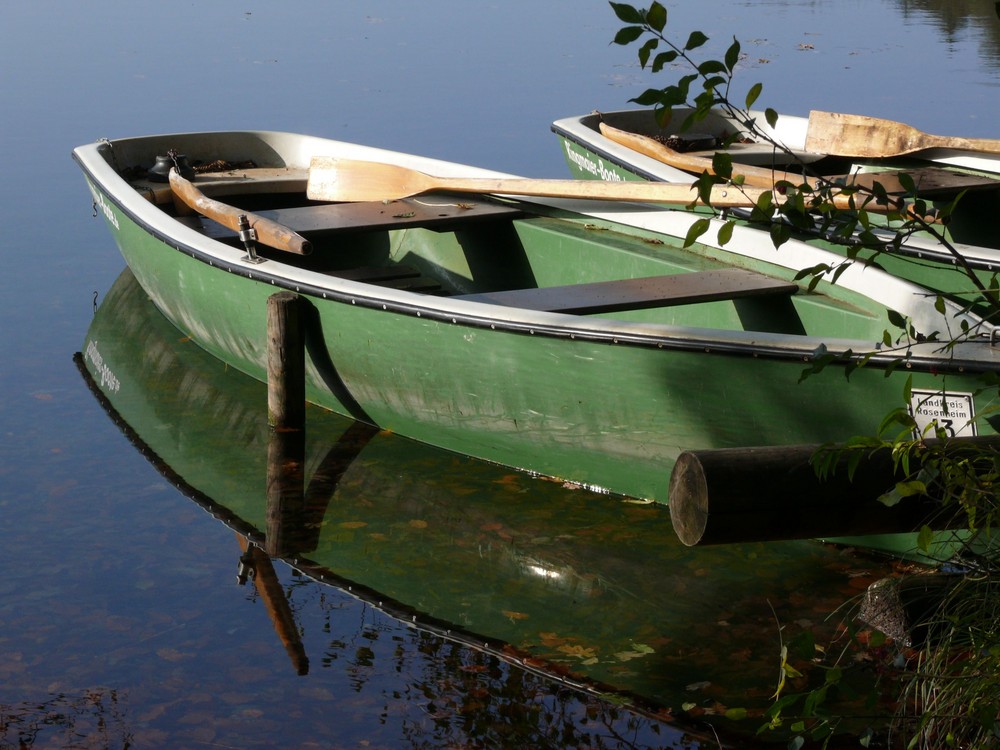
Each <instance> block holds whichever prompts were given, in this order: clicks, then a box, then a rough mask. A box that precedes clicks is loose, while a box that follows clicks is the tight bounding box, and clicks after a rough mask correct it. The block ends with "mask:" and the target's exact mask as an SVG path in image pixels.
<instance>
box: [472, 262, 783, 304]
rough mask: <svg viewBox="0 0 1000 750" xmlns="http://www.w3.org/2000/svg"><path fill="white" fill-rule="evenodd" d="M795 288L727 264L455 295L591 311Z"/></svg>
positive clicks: (687, 302)
mask: <svg viewBox="0 0 1000 750" xmlns="http://www.w3.org/2000/svg"><path fill="white" fill-rule="evenodd" d="M798 289H799V287H798V285H797V284H795V283H793V282H790V281H781V280H779V279H772V278H770V277H769V276H764V275H762V274H759V273H755V272H753V271H747V270H745V269H742V268H727V269H721V270H717V271H694V272H691V273H678V274H671V275H669V276H647V277H644V278H639V279H622V280H620V281H598V282H593V283H588V284H570V285H568V286H551V287H541V288H534V289H513V290H510V291H502V292H484V293H481V294H466V295H462V296H459V297H455V299H462V300H469V301H472V302H485V303H488V304H492V305H504V306H507V307H519V308H523V309H526V310H538V311H545V312H562V313H572V314H575V315H591V314H600V313H610V312H618V311H621V310H643V309H648V308H653V307H668V306H670V305H688V304H694V303H697V302H712V301H715V300H729V299H741V298H745V297H758V296H769V295H770V296H773V295H783V296H788V295H791V294H794V293H795V292H797V291H798Z"/></svg>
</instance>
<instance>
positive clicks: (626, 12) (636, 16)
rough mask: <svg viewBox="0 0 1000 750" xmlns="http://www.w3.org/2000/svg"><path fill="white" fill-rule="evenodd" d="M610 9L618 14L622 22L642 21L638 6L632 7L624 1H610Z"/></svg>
mask: <svg viewBox="0 0 1000 750" xmlns="http://www.w3.org/2000/svg"><path fill="white" fill-rule="evenodd" d="M610 5H611V9H612V10H613V11H614V12H615V15H616V16H618V20H619V21H622V22H623V23H642V13H641V12H640V11H639V10H638V8H633V7H632V6H631V5H626V4H625V3H611V4H610Z"/></svg>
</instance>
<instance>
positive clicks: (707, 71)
mask: <svg viewBox="0 0 1000 750" xmlns="http://www.w3.org/2000/svg"><path fill="white" fill-rule="evenodd" d="M725 70H726V66H725V65H723V64H722V63H721V62H719V61H718V60H706V61H705V62H703V63H702V64H701V65H699V66H698V72H699V73H701V74H702V75H703V76H707V75H711V74H712V73H723V72H725ZM723 80H725V79H723ZM708 87H709V86H708V83H706V88H708Z"/></svg>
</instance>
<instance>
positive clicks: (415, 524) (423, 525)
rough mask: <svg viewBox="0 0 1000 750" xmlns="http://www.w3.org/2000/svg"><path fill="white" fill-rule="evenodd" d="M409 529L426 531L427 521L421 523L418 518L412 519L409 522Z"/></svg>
mask: <svg viewBox="0 0 1000 750" xmlns="http://www.w3.org/2000/svg"><path fill="white" fill-rule="evenodd" d="M410 528H413V529H426V528H427V521H423V520H421V519H419V518H414V519H412V520H411V521H410Z"/></svg>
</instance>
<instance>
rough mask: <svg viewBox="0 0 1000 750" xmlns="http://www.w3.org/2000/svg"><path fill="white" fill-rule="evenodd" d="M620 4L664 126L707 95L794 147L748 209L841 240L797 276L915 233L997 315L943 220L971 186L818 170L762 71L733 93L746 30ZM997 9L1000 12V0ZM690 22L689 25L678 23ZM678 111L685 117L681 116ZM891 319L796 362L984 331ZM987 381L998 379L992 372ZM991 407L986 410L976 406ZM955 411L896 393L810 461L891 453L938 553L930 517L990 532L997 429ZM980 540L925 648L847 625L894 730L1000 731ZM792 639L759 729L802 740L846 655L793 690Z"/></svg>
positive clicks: (964, 736) (931, 621) (799, 231)
mask: <svg viewBox="0 0 1000 750" xmlns="http://www.w3.org/2000/svg"><path fill="white" fill-rule="evenodd" d="M611 7H612V9H613V10H614V13H615V15H616V16H617V17H618V19H619V20H620V21H621V22H623V23H624V24H626V25H625V26H624V27H623V28H621V29H620V30H619V31H618V33H617V34H616V35H615V38H614V41H615V43H616V44H619V45H625V46H628V45H632V44H638V45H639V48H638V60H639V64H640V65H641V66H642V68H643V69H645V70H649V71H650V72H652V73H660V72H663V71H665V70H668V68H669V69H670V70H671V71H683V72H681V73H679V75H678V77H677V78H676V80H674V81H672V82H671V83H668V84H667V85H665V86H663V87H661V88H655V87H651V88H647V89H645V90H644V91H642V92H641V93H640V94H639V95H638V96H636V97H635V98H634V99H632V101H633V102H634V103H636V104H638V105H640V106H644V107H651V108H652V109H653V111H654V113H655V117H656V119H657V121H658V122H659V123H660V125H661V126H665V125H667V124H671V125H672V126H674V127H675V129H676V130H678V131H679V132H682V133H683V132H685V131H689V130H690V129H691V128H692V127H693V126H694V125H696V124H697V123H699V122H702V121H703V120H705V118H706V117H708V116H709V114H710V113H712V112H713V111H721V112H722V113H723V114H724V115H725V116H727V117H728V118H729V119H731V120H732V121H733V122H735V123H737V124H738V125H739V126H740V128H742V129H743V130H744V132H745V133H746V134H748V135H750V136H752V138H753V140H756V141H758V142H767V143H770V144H771V145H772V146H773V147H774V149H775V150H776V151H782V152H784V157H785V160H786V161H787V162H788V163H790V164H793V165H794V170H795V171H794V174H795V175H796V176H795V177H793V178H792V179H788V178H787V175H786V178H785V179H782V180H778V181H777V182H775V184H774V186H773V188H772V189H770V190H767V191H765V193H764V194H763V195H762V196H761V197H760V198H759V199H758V200H757V201H756V202H755V204H754V207H753V209H752V210H751V211H750V212H749V216H748V220H749V221H750V222H751V223H755V224H758V225H760V226H761V227H762V228H764V229H766V230H767V231H768V232H769V233H770V236H771V238H772V241H773V243H774V245H775V246H776V247H778V246H780V245H782V244H783V243H785V242H787V241H788V240H789V239H790V238H792V237H806V238H808V237H822V238H823V239H824V240H826V241H828V242H833V243H837V244H840V245H842V246H843V247H844V253H843V254H844V261H843V263H838V264H834V265H831V264H820V265H815V266H812V267H809V268H803V269H801V270H800V272H799V274H798V276H797V280H800V279H809V281H808V284H809V287H810V288H813V287H815V286H816V284H817V283H819V282H820V281H821V280H825V281H832V282H836V281H837V280H838V279H839V278H840V276H841V274H843V273H844V272H845V271H846V270H847V269H848V268H849V267H850V265H851V264H853V263H858V262H864V263H870V262H877V261H878V260H879V257H880V256H883V255H894V254H895V255H898V254H899V251H900V248H901V247H902V246H903V245H904V243H906V242H907V241H908V240H910V239H911V238H913V237H914V236H916V235H919V236H921V237H923V238H931V239H932V240H933V241H934V242H936V243H937V245H938V246H939V247H940V248H941V249H942V250H944V251H945V253H946V254H947V255H948V256H949V257H950V259H951V261H952V262H953V263H954V265H955V266H956V267H957V268H959V269H961V270H962V271H963V272H964V275H965V278H966V279H967V281H968V283H969V288H970V289H971V290H972V291H971V293H969V292H966V293H965V295H964V298H965V299H966V303H965V304H966V307H965V310H966V311H975V312H977V313H978V314H980V315H981V316H982V319H983V320H990V319H996V318H998V317H1000V285H998V283H997V278H996V275H995V274H994V275H993V276H992V278H988V279H984V278H983V277H982V276H980V275H979V274H977V272H976V271H975V270H974V269H973V268H972V267H971V266H970V264H969V263H968V261H967V260H966V258H964V257H963V255H962V253H961V249H960V246H958V245H956V244H955V243H954V242H953V241H952V240H951V238H950V236H949V231H948V226H949V222H950V221H951V219H952V217H953V216H954V213H955V210H956V207H957V206H958V205H959V203H960V201H961V200H962V198H963V195H962V194H959V195H958V196H957V197H955V198H954V199H953V200H951V201H950V202H946V203H944V204H943V205H936V206H932V205H931V204H930V202H929V201H927V200H924V199H923V198H921V196H920V186H919V185H918V184H917V182H916V181H915V180H914V179H913V177H912V176H911V175H908V174H905V173H904V174H897V175H896V176H897V178H898V180H899V184H900V186H901V187H902V190H903V192H904V193H905V196H906V197H905V200H901V199H899V198H898V197H897V195H895V194H890V191H889V190H887V188H886V187H885V186H884V185H883V184H882V183H881V182H878V181H874V182H873V183H872V184H864V185H863V184H860V183H858V182H856V181H852V180H851V179H847V180H839V181H836V182H835V181H832V180H831V179H828V178H826V177H824V176H822V175H820V174H816V173H814V172H813V171H811V168H810V166H809V165H808V164H805V163H802V162H801V160H799V159H797V157H796V155H795V154H794V153H792V152H791V151H789V150H788V149H787V148H785V146H784V144H782V143H781V142H779V141H778V140H777V139H776V138H775V136H774V135H773V133H774V130H773V128H774V127H775V125H776V124H777V122H778V114H777V113H776V112H775V111H774V110H772V109H763V110H752V109H751V108H752V107H755V106H756V105H757V102H758V101H759V100H760V97H761V95H762V93H763V86H762V85H761V84H760V83H755V84H753V85H752V86H750V88H749V89H748V90H747V91H746V93H745V95H744V96H743V97H742V100H741V101H740V100H739V97H738V95H737V94H735V93H734V92H735V88H734V79H735V75H736V72H737V70H738V68H739V64H740V59H741V54H742V53H741V47H740V43H739V41H738V40H736V39H735V38H734V39H733V41H732V43H730V44H729V45H728V46H727V47H726V49H725V52H724V53H723V55H722V56H721V59H698V58H697V54H698V53H699V51H701V50H703V49H704V48H705V45H706V44H707V43H708V42H709V38H708V37H707V36H706V35H705V34H703V33H702V32H699V31H694V32H690V33H689V34H688V35H687V37H686V40H685V41H684V42H683V43H676V42H674V41H671V39H670V37H668V35H667V33H666V27H667V21H668V13H667V9H666V8H665V7H664V6H663V5H662V4H661V3H660V2H653V3H652V4H651V5H650V6H649V8H647V9H640V8H636V7H634V6H631V5H628V4H625V3H617V2H612V3H611ZM997 12H998V15H1000V3H998V4H997ZM682 37H683V34H682V35H681V36H680V37H678V38H682ZM681 108H683V110H682V109H681ZM679 111H682V113H683V114H682V117H683V119H681V120H679V121H677V119H676V118H677V117H678V112H679ZM761 118H763V121H762V122H761ZM738 135H739V134H734V135H732V136H730V137H729V139H728V140H726V141H725V142H723V143H722V144H721V147H720V149H719V152H718V153H717V154H716V155H715V157H714V158H713V160H712V166H711V169H707V170H705V171H704V172H703V173H702V174H701V175H700V176H699V177H698V178H697V179H696V181H695V185H696V187H697V189H698V194H699V198H700V200H701V202H702V203H705V204H710V202H711V201H710V197H711V192H710V191H711V188H712V186H714V185H728V186H731V187H733V188H735V189H742V187H743V185H744V179H743V176H742V175H740V173H739V166H738V165H736V164H734V162H733V160H732V158H731V156H730V155H729V154H728V153H727V151H726V150H727V149H728V148H729V146H731V145H732V144H733V143H734V142H735V139H736V138H737V137H738ZM798 175H801V177H798ZM880 214H881V215H882V218H880V217H879V216H878V215H880ZM721 215H722V218H723V219H725V221H724V222H723V223H722V228H721V229H720V230H719V232H718V238H717V240H718V243H719V244H720V245H725V244H726V243H727V242H729V241H730V240H731V239H732V237H733V228H734V224H735V220H734V219H732V218H730V217H728V216H726V215H725V214H721ZM712 226H713V223H712V222H710V221H709V219H708V218H700V219H698V220H696V221H694V222H693V223H692V224H691V226H690V229H689V231H688V234H687V236H686V237H685V243H686V245H690V244H692V243H694V242H696V241H697V240H698V239H699V238H700V237H702V236H703V235H705V233H706V232H708V231H709V230H710V229H711V227H712ZM952 296H953V298H954V297H956V296H958V297H959V298H963V297H962V295H952ZM934 307H935V309H937V311H938V312H939V313H941V314H944V313H945V310H946V307H945V302H944V297H943V295H942V294H937V295H936V296H935V301H934ZM888 323H889V328H887V329H886V331H885V333H884V335H883V339H882V341H881V343H880V345H879V346H878V347H876V349H875V350H873V351H871V352H859V353H856V352H846V353H838V354H834V353H832V352H829V351H827V350H826V349H825V348H824V347H820V348H819V349H817V351H816V352H814V354H813V357H812V358H811V360H810V362H809V366H808V367H807V368H806V369H805V370H804V371H803V372H802V379H805V378H809V377H814V376H816V375H818V374H819V373H821V372H823V370H824V369H825V368H826V367H827V366H828V365H830V364H832V363H835V362H836V363H838V364H843V363H845V361H846V363H847V366H846V367H845V368H844V372H845V374H846V375H848V376H850V375H851V373H852V372H854V371H856V370H857V368H861V367H865V366H866V365H867V364H868V363H869V362H870V361H871V359H872V358H873V357H874V356H878V357H879V358H880V361H881V362H882V363H883V364H884V363H885V360H886V357H890V358H892V361H891V362H890V363H889V365H888V367H887V368H886V371H887V372H893V371H894V370H896V369H898V368H899V367H905V365H906V361H907V358H908V356H909V352H910V349H911V347H912V346H913V344H914V343H915V342H917V341H938V342H939V343H940V346H941V351H943V352H950V351H953V350H954V348H955V347H956V346H957V345H958V344H960V343H962V342H964V341H967V340H968V339H969V338H971V337H972V336H975V335H977V334H978V331H977V330H974V329H973V328H971V327H970V326H969V324H968V323H966V322H965V321H964V320H963V322H962V324H961V325H960V326H958V328H959V330H957V331H947V332H944V333H943V334H942V333H933V334H931V335H929V336H921V335H920V334H919V333H918V332H917V331H916V330H915V327H914V325H913V324H912V322H911V321H909V320H907V319H906V318H904V317H903V316H901V315H900V314H899V313H897V312H895V311H892V310H890V311H888ZM989 388H990V389H992V390H993V391H996V383H991V384H990V385H989ZM911 395H912V394H911V385H910V383H909V382H907V385H906V388H905V393H904V394H903V397H904V400H905V402H906V403H910V401H911ZM989 416H991V414H980V415H979V416H978V418H979V419H985V418H987V417H989ZM946 427H947V421H946V420H943V419H942V420H937V421H934V422H932V423H931V426H930V427H928V428H927V429H926V430H925V431H924V432H923V433H921V434H915V433H916V422H915V421H914V418H913V416H912V415H911V414H910V413H909V411H908V410H907V409H899V410H896V411H893V412H892V413H890V414H888V415H887V416H886V417H885V419H884V420H883V422H882V425H881V427H880V429H879V431H878V434H877V435H876V436H874V437H858V438H855V439H854V440H852V441H848V442H847V443H846V444H844V445H841V446H829V447H826V448H825V449H823V450H821V451H819V452H818V453H817V454H816V456H815V457H814V460H813V464H814V467H815V469H816V471H817V473H818V475H819V476H820V477H824V476H828V475H830V474H831V473H833V472H834V471H846V472H847V473H848V475H849V476H852V477H853V476H854V474H855V472H856V471H857V470H858V468H859V466H860V465H861V464H862V463H863V462H865V461H870V460H872V459H873V458H874V457H876V456H880V455H888V457H889V461H888V463H889V465H890V466H891V467H892V471H893V472H895V477H894V483H893V484H892V486H891V488H890V489H889V490H888V491H887V492H885V493H884V494H882V496H881V497H880V498H879V501H880V502H881V503H882V504H883V505H887V506H893V505H895V504H898V503H899V502H901V501H902V500H904V499H905V498H912V497H915V496H919V497H923V498H930V499H933V501H935V502H936V504H937V508H938V512H937V514H936V515H935V516H934V517H933V518H929V519H928V520H927V523H926V524H924V525H923V527H922V529H921V531H920V534H919V536H918V543H919V545H920V547H921V548H922V549H923V550H924V552H925V553H927V554H928V555H931V554H933V544H934V540H935V538H936V533H935V530H937V529H948V528H955V527H956V526H961V527H963V528H964V530H965V531H966V533H967V534H968V535H970V536H972V537H973V538H978V539H979V540H983V539H987V540H988V539H989V535H990V533H991V531H992V527H993V525H994V523H995V520H996V517H997V511H998V503H997V493H996V488H997V483H998V480H1000V445H998V444H997V443H996V442H993V443H985V444H984V443H970V442H962V441H956V440H953V439H952V438H951V435H950V434H949V432H948V431H947V429H946ZM977 535H978V537H977ZM978 552H979V556H978V557H977V558H976V559H977V562H976V564H975V565H969V566H967V567H965V568H963V570H962V574H961V575H959V576H958V578H959V579H960V580H959V583H958V584H957V585H950V584H949V585H948V586H947V587H943V588H942V593H941V595H940V596H939V597H938V598H937V600H936V601H935V602H934V603H933V605H932V606H930V607H929V608H927V609H926V611H925V612H923V614H922V615H921V616H922V618H923V619H922V620H921V622H920V623H918V624H919V625H920V627H922V628H923V631H925V632H928V633H931V632H932V633H933V635H934V637H933V638H931V637H928V638H927V639H926V641H925V642H924V643H923V644H921V645H920V647H919V648H917V647H907V648H904V644H900V643H894V642H893V641H892V640H891V638H888V637H887V636H889V635H890V634H888V633H881V632H879V630H878V629H877V628H872V629H868V630H863V629H859V628H857V627H856V626H854V625H851V626H848V630H849V632H850V634H851V648H852V649H853V650H854V652H855V655H856V656H858V657H861V658H864V659H867V660H869V661H871V662H873V663H875V664H877V665H878V674H879V676H880V679H882V680H884V681H885V680H888V681H890V682H893V684H896V685H897V686H898V690H899V696H900V700H899V704H898V711H897V714H896V719H895V721H894V722H893V723H892V725H891V726H889V727H883V728H882V729H883V730H884V731H886V732H888V734H889V735H893V733H894V732H895V733H896V735H897V736H898V735H899V734H903V735H905V736H906V740H907V747H910V748H931V747H970V748H971V747H976V748H978V747H986V746H992V744H993V743H996V742H997V740H1000V624H998V623H1000V617H998V615H1000V596H998V595H997V586H996V582H997V569H998V565H997V563H998V561H1000V554H998V551H997V550H996V549H995V548H994V547H993V546H992V545H987V546H986V547H985V548H984V549H980V550H978ZM796 645H797V646H803V645H805V652H806V653H805V656H804V658H808V657H809V656H810V655H812V649H813V648H814V647H815V644H812V643H809V644H802V643H800V644H785V643H782V644H781V647H780V658H779V677H778V681H777V687H776V690H775V691H774V694H773V696H772V701H773V703H772V705H771V708H770V709H769V710H768V711H767V712H766V714H765V717H764V718H765V723H764V725H763V727H762V731H767V730H769V729H776V728H778V727H784V728H791V730H792V731H793V732H794V733H796V737H795V739H793V741H792V742H791V743H790V745H789V746H790V747H793V748H798V747H802V746H804V744H805V743H806V741H807V738H808V739H809V740H812V741H818V742H820V743H826V742H828V741H829V739H830V738H831V737H832V736H833V734H834V732H835V731H836V728H837V726H838V721H839V720H838V718H837V717H834V716H831V715H830V714H829V713H827V712H826V710H825V705H826V702H827V699H828V697H829V696H830V695H831V694H833V693H834V692H836V691H837V690H838V688H839V687H840V682H841V676H842V674H843V668H842V666H841V664H842V662H843V660H844V659H846V658H847V657H846V653H847V652H846V650H845V652H844V654H842V657H841V658H840V659H835V660H833V661H831V662H829V663H827V664H826V665H825V666H824V669H823V672H822V674H823V677H822V680H821V681H820V682H819V684H813V685H812V686H811V687H808V686H806V687H805V689H801V690H798V692H788V688H789V686H790V684H792V683H795V684H796V685H797V686H801V683H802V678H803V675H802V673H801V672H800V671H799V670H798V669H796V667H795V666H794V665H793V661H794V660H793V655H794V654H795V653H796ZM796 689H798V688H796ZM793 713H794V716H793ZM874 736H875V733H874V729H873V730H870V731H869V732H868V733H866V734H864V735H862V736H861V737H859V738H858V740H859V742H860V744H861V745H863V746H866V747H867V746H870V745H871V744H872V742H873V741H874V739H873V738H874Z"/></svg>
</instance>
